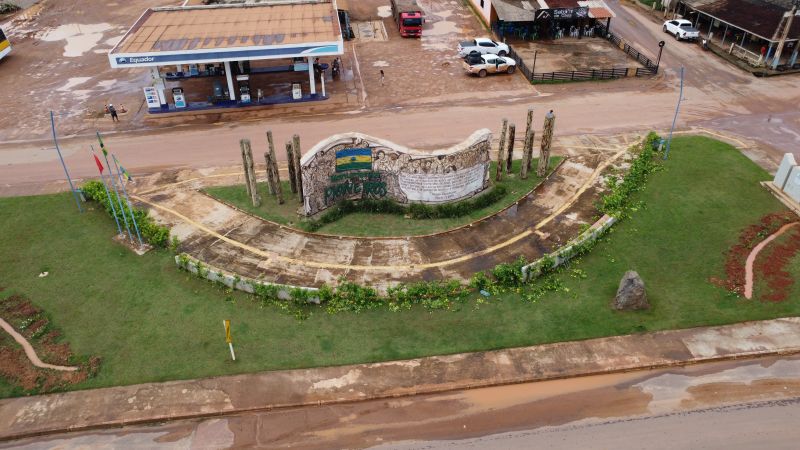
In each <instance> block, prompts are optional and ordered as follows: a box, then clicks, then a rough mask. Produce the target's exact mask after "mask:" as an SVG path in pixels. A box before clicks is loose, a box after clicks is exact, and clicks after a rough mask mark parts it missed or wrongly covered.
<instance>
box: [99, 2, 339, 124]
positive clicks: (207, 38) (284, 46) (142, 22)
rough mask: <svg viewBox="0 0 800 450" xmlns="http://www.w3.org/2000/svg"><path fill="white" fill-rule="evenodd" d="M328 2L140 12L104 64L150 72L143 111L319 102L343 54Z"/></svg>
mask: <svg viewBox="0 0 800 450" xmlns="http://www.w3.org/2000/svg"><path fill="white" fill-rule="evenodd" d="M343 52H344V50H343V39H342V31H341V27H340V23H339V13H338V11H337V8H336V3H335V0H285V1H280V2H274V3H273V2H271V3H248V4H216V5H207V6H206V5H198V6H175V7H160V8H150V9H147V10H146V11H145V12H144V13H143V14H142V16H141V17H139V19H138V20H137V21H136V23H134V24H133V26H132V27H131V28H130V30H128V32H127V33H126V34H125V35H124V36H123V38H122V40H120V42H119V43H118V44H117V45H116V46H115V47H114V48H113V49H112V50H111V51H110V52H109V54H108V59H109V61H110V63H111V67H114V68H125V69H127V68H134V67H146V68H149V69H150V74H151V78H152V84H151V85H150V86H144V87H143V89H144V96H145V100H146V102H147V107H148V111H149V112H150V113H164V112H180V111H197V110H208V109H217V108H237V107H247V106H254V105H274V104H284V103H295V102H311V101H321V100H326V99H327V98H328V96H327V95H326V89H325V76H324V73H320V72H321V71H322V70H324V68H326V67H327V64H324V63H323V62H322V61H321V60H320V58H325V57H328V59H329V60H331V59H332V58H336V57H338V56H340V55H342V54H343Z"/></svg>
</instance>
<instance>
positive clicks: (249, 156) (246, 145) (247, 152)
mask: <svg viewBox="0 0 800 450" xmlns="http://www.w3.org/2000/svg"><path fill="white" fill-rule="evenodd" d="M242 142H243V144H242V149H243V151H244V159H245V162H244V164H245V173H246V174H247V175H246V178H247V182H248V184H249V185H250V188H249V189H248V192H249V193H250V200H251V201H252V202H253V206H256V207H258V206H261V196H260V195H258V185H257V184H256V171H255V169H254V167H253V149H252V147H251V146H250V141H249V140H248V139H242Z"/></svg>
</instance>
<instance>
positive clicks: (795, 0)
mask: <svg viewBox="0 0 800 450" xmlns="http://www.w3.org/2000/svg"><path fill="white" fill-rule="evenodd" d="M798 6H800V0H792V10H791V11H789V17H786V16H784V19H786V20H784V19H781V25H783V26H784V28H783V32H782V33H781V40H780V41H778V49H777V50H776V51H775V59H773V60H772V69H773V70H774V69H777V68H778V63H780V61H781V52H783V46H784V44H786V38H787V37H788V36H789V29H791V28H792V20H794V15H795V14H797V7H798ZM778 29H780V25H778ZM775 34H777V32H776V33H775Z"/></svg>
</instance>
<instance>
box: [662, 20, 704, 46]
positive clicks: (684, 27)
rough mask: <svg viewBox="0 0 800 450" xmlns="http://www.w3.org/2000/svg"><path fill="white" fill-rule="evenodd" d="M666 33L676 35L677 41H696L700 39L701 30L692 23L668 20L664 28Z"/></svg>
mask: <svg viewBox="0 0 800 450" xmlns="http://www.w3.org/2000/svg"><path fill="white" fill-rule="evenodd" d="M662 29H663V30H664V33H669V34H674V35H675V40H677V41H680V40H694V39H697V38H699V37H700V30H698V29H697V28H695V27H694V26H692V22H689V21H688V20H683V19H675V20H668V21H666V22H664V27H663V28H662Z"/></svg>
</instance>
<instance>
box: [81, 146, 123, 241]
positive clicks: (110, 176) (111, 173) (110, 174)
mask: <svg viewBox="0 0 800 450" xmlns="http://www.w3.org/2000/svg"><path fill="white" fill-rule="evenodd" d="M90 147H92V154H94V145H90ZM103 157H104V158H105V160H106V167H108V181H110V182H111V188H112V189H114V194H115V195H116V196H117V206H119V212H120V213H121V214H122V220H123V221H124V222H125V231H127V232H128V239H130V240H131V242H133V235H132V234H131V226H130V225H128V216H127V215H126V214H125V207H124V206H123V205H122V197H120V195H119V191H118V190H117V184H116V183H114V171H113V170H112V169H111V164H109V163H108V156H105V153H103ZM108 201H109V203H113V202H112V201H111V197H108ZM120 233H122V231H120Z"/></svg>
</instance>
